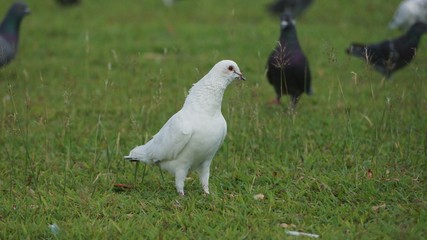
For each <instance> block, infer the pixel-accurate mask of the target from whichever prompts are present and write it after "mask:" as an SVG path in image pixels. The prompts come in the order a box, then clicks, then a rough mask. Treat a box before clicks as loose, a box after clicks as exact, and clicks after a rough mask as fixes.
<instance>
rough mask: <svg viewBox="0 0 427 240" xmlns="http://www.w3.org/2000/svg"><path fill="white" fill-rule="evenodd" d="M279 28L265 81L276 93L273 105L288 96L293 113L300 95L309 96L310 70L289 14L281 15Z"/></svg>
mask: <svg viewBox="0 0 427 240" xmlns="http://www.w3.org/2000/svg"><path fill="white" fill-rule="evenodd" d="M280 26H281V32H280V38H279V41H278V45H277V47H276V49H275V50H274V51H273V52H272V53H271V54H270V57H269V58H268V62H267V79H268V81H269V82H270V83H271V85H273V87H274V90H275V91H276V99H275V100H274V101H273V103H275V104H280V98H281V96H282V95H283V94H287V95H290V97H291V104H290V110H292V111H293V110H294V109H295V107H296V104H297V102H298V99H299V97H300V96H301V94H303V93H304V92H305V93H307V94H309V95H311V75H310V68H309V66H308V60H307V58H306V57H305V55H304V53H303V51H302V49H301V47H300V45H299V43H298V38H297V32H296V28H295V25H294V22H293V19H292V17H291V15H290V14H289V13H284V14H283V15H282V17H281V23H280Z"/></svg>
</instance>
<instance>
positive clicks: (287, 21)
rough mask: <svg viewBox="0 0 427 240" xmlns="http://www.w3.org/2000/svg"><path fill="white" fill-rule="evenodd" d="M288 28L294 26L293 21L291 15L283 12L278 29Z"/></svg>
mask: <svg viewBox="0 0 427 240" xmlns="http://www.w3.org/2000/svg"><path fill="white" fill-rule="evenodd" d="M290 26H295V20H294V18H293V17H292V13H291V12H289V11H284V12H283V14H282V16H281V17H280V27H281V28H282V29H286V28H288V27H290Z"/></svg>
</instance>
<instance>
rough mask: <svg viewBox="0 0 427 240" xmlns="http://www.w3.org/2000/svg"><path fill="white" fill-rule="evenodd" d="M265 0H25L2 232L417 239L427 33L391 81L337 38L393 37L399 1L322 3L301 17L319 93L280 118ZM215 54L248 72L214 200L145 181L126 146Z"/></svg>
mask: <svg viewBox="0 0 427 240" xmlns="http://www.w3.org/2000/svg"><path fill="white" fill-rule="evenodd" d="M269 2H270V1H269V0H263V1H252V2H250V1H244V0H233V1H223V0H202V1H196V0H181V1H179V2H178V3H177V4H176V5H175V6H173V7H172V8H166V7H164V6H163V3H162V1H160V0H155V1H154V0H153V1H136V0H132V1H131V0H127V1H114V0H106V1H102V2H100V1H84V0H83V3H82V4H81V5H80V6H77V7H72V8H60V7H58V6H57V5H56V4H55V2H54V1H37V0H27V3H28V4H29V6H30V8H31V10H32V14H31V15H29V16H28V17H27V18H25V19H24V20H23V22H22V25H21V31H20V33H21V38H20V49H19V54H18V56H17V58H16V59H15V60H14V61H13V62H12V63H11V64H10V65H8V66H7V67H5V68H2V69H0V97H1V101H2V105H1V108H0V175H1V176H2V177H0V191H1V192H0V239H46V238H47V239H49V238H50V239H52V238H61V239H78V238H81V239H137V238H139V239H154V238H159V239H182V238H189V239H218V238H221V239H284V238H291V237H290V236H289V235H287V234H286V233H285V231H286V230H295V231H303V232H309V233H315V234H319V235H320V236H321V238H323V239H422V238H425V237H426V236H427V211H426V210H427V199H426V197H427V184H426V180H427V174H426V170H427V163H426V159H427V117H426V113H427V83H426V81H427V79H426V78H427V68H426V66H427V37H425V36H424V39H422V42H421V44H420V49H419V51H418V54H417V56H416V58H415V60H414V61H413V62H412V63H411V64H410V65H409V66H408V67H406V68H405V69H403V70H402V71H400V72H398V73H396V74H395V76H394V77H393V79H392V81H385V80H384V79H382V77H381V76H380V75H379V74H378V73H377V72H375V71H374V70H372V69H371V68H370V67H368V66H366V64H364V63H363V62H362V61H360V60H359V59H355V58H350V57H349V56H347V55H345V53H344V49H345V48H346V47H347V46H348V45H349V44H350V42H352V41H359V42H375V41H378V40H382V39H386V38H390V37H394V36H397V35H399V34H400V33H399V32H398V31H389V30H388V29H387V24H388V21H389V20H390V19H391V17H392V15H393V13H394V10H395V8H396V6H397V5H398V3H399V2H400V0H392V1H388V2H389V4H387V5H384V1H383V0H364V1H339V3H338V2H337V1H333V0H321V1H317V2H316V3H315V4H314V5H313V6H312V7H311V8H310V9H309V10H308V11H307V12H306V13H305V15H304V16H303V17H302V18H300V19H298V22H297V24H298V25H297V28H298V35H299V39H300V43H301V45H302V47H303V49H304V51H305V52H306V54H307V56H308V58H309V61H310V67H311V70H312V76H313V90H314V95H313V96H311V97H309V96H306V95H305V96H302V99H301V100H300V103H299V105H298V107H297V113H296V114H295V115H294V116H290V115H288V114H287V113H286V105H287V103H288V99H286V98H285V99H284V100H285V101H284V103H283V106H281V107H273V108H271V107H268V106H267V102H269V101H270V100H272V99H273V97H274V92H273V88H272V87H271V86H270V85H269V84H268V82H267V81H266V78H265V76H264V67H265V63H266V60H267V57H268V55H269V53H270V52H271V50H272V49H273V48H274V46H275V44H276V41H277V39H278V35H279V22H278V18H276V17H273V16H270V15H269V14H268V13H267V12H266V11H265V5H266V4H267V3H269ZM11 3H12V1H9V0H7V1H2V2H1V3H0V10H1V14H3V13H4V12H6V9H7V8H8V7H9V5H10V4H11ZM221 59H233V60H235V61H236V62H237V63H238V64H239V67H240V69H241V70H242V71H243V72H244V75H245V76H246V78H247V81H246V82H243V83H241V82H235V83H233V84H231V86H230V87H229V88H228V89H227V91H226V93H225V97H224V101H223V108H222V110H223V115H224V117H225V119H226V120H227V123H228V134H227V137H226V140H225V143H224V145H223V146H222V147H221V149H220V150H219V152H218V153H217V155H216V157H215V158H214V160H213V165H212V168H211V179H210V188H211V195H209V196H205V195H204V194H203V191H202V188H201V186H200V184H199V181H198V178H197V176H196V175H194V174H191V175H190V178H189V179H187V181H186V196H185V197H179V196H178V194H177V193H176V190H175V186H174V178H173V176H171V175H169V174H167V173H165V174H164V179H162V177H161V175H160V174H159V170H158V169H157V168H155V167H148V168H147V172H146V174H145V177H144V179H142V176H143V175H142V170H143V167H142V165H141V166H139V167H138V168H137V169H136V165H135V164H132V163H129V162H125V161H124V160H122V156H124V155H126V154H127V153H128V152H129V150H130V149H132V148H133V147H134V146H136V145H139V144H142V143H144V142H145V141H146V140H148V139H149V138H150V137H151V136H152V135H153V134H155V133H156V132H157V131H158V130H159V129H160V127H161V126H162V125H163V124H164V123H165V121H166V120H167V119H168V118H169V117H170V116H171V115H172V114H173V113H175V112H176V111H178V110H179V109H180V107H181V106H182V103H183V101H184V99H185V96H186V93H187V90H188V89H189V88H190V87H191V85H192V83H194V82H195V81H197V80H199V79H200V78H201V77H202V76H203V75H204V74H206V73H207V72H208V71H209V70H210V69H211V67H212V66H213V65H214V64H215V63H216V62H218V61H219V60H221ZM135 169H136V171H137V174H136V179H135ZM115 183H125V184H135V188H134V189H131V190H128V191H123V192H116V191H114V189H113V185H114V184H115ZM256 194H263V195H264V199H260V200H255V199H254V195H256ZM54 223H55V224H57V226H58V227H59V232H58V233H56V235H55V234H54V233H53V232H52V231H51V230H50V229H49V225H50V224H54ZM283 223H286V224H287V225H288V226H287V228H284V227H283V226H280V225H281V224H283ZM301 238H304V237H301Z"/></svg>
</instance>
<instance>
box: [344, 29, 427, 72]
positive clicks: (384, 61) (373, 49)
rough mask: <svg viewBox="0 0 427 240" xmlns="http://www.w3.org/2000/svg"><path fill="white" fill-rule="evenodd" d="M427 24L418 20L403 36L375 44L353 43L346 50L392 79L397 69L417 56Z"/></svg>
mask: <svg viewBox="0 0 427 240" xmlns="http://www.w3.org/2000/svg"><path fill="white" fill-rule="evenodd" d="M426 31H427V25H426V24H425V23H422V22H416V23H415V24H413V25H412V26H411V27H410V28H409V30H408V31H407V32H406V33H405V34H404V35H402V36H400V37H398V38H395V39H391V40H387V41H383V42H380V43H374V44H369V45H368V44H360V43H353V44H351V45H350V47H349V48H347V49H346V52H347V53H348V54H350V55H353V56H356V57H359V58H361V59H363V60H365V61H366V62H367V63H368V64H370V65H372V66H373V67H374V69H375V70H377V71H378V72H380V73H381V74H382V75H384V77H386V78H387V79H390V77H391V75H392V74H393V73H394V72H396V71H397V70H399V69H401V68H403V67H405V66H406V65H408V64H409V63H410V62H411V61H412V59H413V58H414V56H415V53H416V51H417V48H418V44H419V42H420V39H421V36H422V35H423V33H425V32H426Z"/></svg>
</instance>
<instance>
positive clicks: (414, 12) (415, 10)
mask: <svg viewBox="0 0 427 240" xmlns="http://www.w3.org/2000/svg"><path fill="white" fill-rule="evenodd" d="M417 21H421V22H424V23H427V0H405V1H403V2H401V3H400V5H399V7H398V8H397V10H396V12H395V14H394V16H393V19H392V20H391V22H390V23H389V28H390V29H396V28H400V29H402V30H407V29H409V28H410V27H411V26H412V24H414V23H415V22H417Z"/></svg>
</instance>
